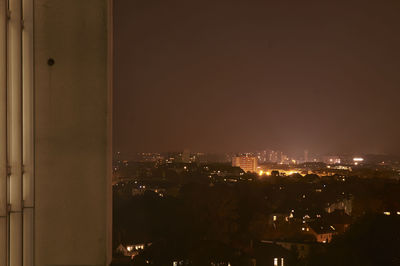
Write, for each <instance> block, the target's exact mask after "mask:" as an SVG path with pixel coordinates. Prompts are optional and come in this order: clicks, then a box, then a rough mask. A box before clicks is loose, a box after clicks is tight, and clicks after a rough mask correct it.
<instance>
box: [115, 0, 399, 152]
mask: <svg viewBox="0 0 400 266" xmlns="http://www.w3.org/2000/svg"><path fill="white" fill-rule="evenodd" d="M379 3H380V4H379V5H378V2H377V1H345V2H336V1H334V2H333V1H332V2H321V1H307V2H303V1H284V2H282V1H218V2H216V1H208V0H207V1H198V2H192V1H190V2H188V1H121V0H120V1H116V2H115V18H114V22H115V24H114V29H115V32H114V35H115V49H114V52H115V69H114V70H115V71H114V75H115V88H114V89H115V94H114V102H115V112H114V144H115V147H116V149H117V150H119V151H122V152H124V153H130V152H143V151H153V152H154V151H170V150H182V149H184V148H188V149H191V150H198V151H219V152H223V151H248V150H256V149H263V148H271V149H281V150H284V151H286V152H302V151H303V150H304V149H309V150H310V151H312V152H317V153H330V152H333V153H345V152H363V153H396V152H397V151H398V148H399V147H400V142H399V141H398V135H399V133H400V126H399V123H397V120H398V116H399V111H398V108H397V99H398V98H399V97H400V90H399V82H400V78H399V77H400V76H399V75H398V71H397V70H398V69H400V63H399V62H400V60H399V59H400V50H399V49H398V47H400V38H399V35H398V34H397V32H398V31H399V29H400V17H399V16H398V14H399V13H400V3H399V2H398V1H385V3H384V4H382V3H381V2H379Z"/></svg>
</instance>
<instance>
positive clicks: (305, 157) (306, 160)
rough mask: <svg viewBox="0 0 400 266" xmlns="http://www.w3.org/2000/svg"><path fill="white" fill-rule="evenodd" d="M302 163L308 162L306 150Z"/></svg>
mask: <svg viewBox="0 0 400 266" xmlns="http://www.w3.org/2000/svg"><path fill="white" fill-rule="evenodd" d="M304 162H305V163H306V162H308V150H304Z"/></svg>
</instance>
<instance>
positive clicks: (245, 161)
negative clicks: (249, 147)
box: [232, 156, 257, 172]
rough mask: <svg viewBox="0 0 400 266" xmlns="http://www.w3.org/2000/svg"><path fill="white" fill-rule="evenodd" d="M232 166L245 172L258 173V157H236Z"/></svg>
mask: <svg viewBox="0 0 400 266" xmlns="http://www.w3.org/2000/svg"><path fill="white" fill-rule="evenodd" d="M232 166H238V167H240V168H242V169H243V171H245V172H256V171H257V157H254V156H236V157H233V158H232Z"/></svg>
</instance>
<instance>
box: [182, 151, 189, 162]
mask: <svg viewBox="0 0 400 266" xmlns="http://www.w3.org/2000/svg"><path fill="white" fill-rule="evenodd" d="M182 162H183V163H190V150H187V149H185V150H184V151H183V153H182Z"/></svg>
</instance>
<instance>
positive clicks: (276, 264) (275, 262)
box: [274, 258, 278, 266]
mask: <svg viewBox="0 0 400 266" xmlns="http://www.w3.org/2000/svg"><path fill="white" fill-rule="evenodd" d="M274 266H278V258H274Z"/></svg>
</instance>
